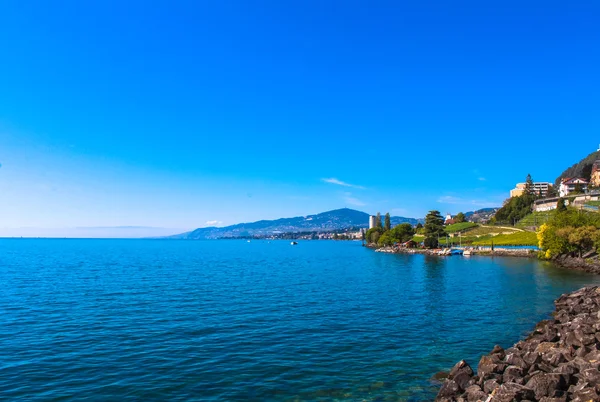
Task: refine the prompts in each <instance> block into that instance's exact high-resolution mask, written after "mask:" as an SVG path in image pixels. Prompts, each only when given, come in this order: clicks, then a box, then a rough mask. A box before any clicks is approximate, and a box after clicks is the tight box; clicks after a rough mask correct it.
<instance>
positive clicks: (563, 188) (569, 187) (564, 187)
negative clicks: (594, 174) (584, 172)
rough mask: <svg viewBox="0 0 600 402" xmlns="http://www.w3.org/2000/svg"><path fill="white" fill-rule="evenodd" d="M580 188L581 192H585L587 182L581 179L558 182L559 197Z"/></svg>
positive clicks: (574, 178)
mask: <svg viewBox="0 0 600 402" xmlns="http://www.w3.org/2000/svg"><path fill="white" fill-rule="evenodd" d="M578 187H579V188H580V189H581V191H584V192H585V191H587V188H588V181H587V180H586V179H582V178H581V177H573V178H566V179H563V180H562V181H561V182H560V187H559V189H558V193H559V195H560V196H561V197H566V196H567V195H569V194H570V193H572V192H574V191H575V189H576V188H578Z"/></svg>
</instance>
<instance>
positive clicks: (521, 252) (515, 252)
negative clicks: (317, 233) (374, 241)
mask: <svg viewBox="0 0 600 402" xmlns="http://www.w3.org/2000/svg"><path fill="white" fill-rule="evenodd" d="M367 247H370V248H374V249H375V251H376V252H378V253H394V254H429V255H439V252H440V250H439V249H438V250H429V249H421V248H397V247H379V248H377V247H375V246H370V245H369V246H367ZM471 255H485V256H497V257H528V258H537V253H536V252H535V251H534V250H529V249H502V248H496V249H494V250H493V251H492V250H491V249H489V248H486V249H480V250H477V249H472V250H471Z"/></svg>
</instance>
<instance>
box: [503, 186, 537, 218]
mask: <svg viewBox="0 0 600 402" xmlns="http://www.w3.org/2000/svg"><path fill="white" fill-rule="evenodd" d="M535 199H536V197H535V196H534V195H532V194H530V193H528V192H524V193H523V194H522V195H520V196H518V197H512V198H509V199H508V200H507V202H505V203H504V206H503V207H502V208H500V209H499V210H498V211H497V212H496V215H495V216H494V217H495V218H496V222H498V223H507V224H510V225H512V224H514V223H515V222H518V221H520V220H521V219H523V218H524V217H525V216H527V215H529V214H530V213H531V207H532V206H533V202H534V201H535Z"/></svg>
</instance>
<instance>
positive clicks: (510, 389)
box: [493, 383, 535, 402]
mask: <svg viewBox="0 0 600 402" xmlns="http://www.w3.org/2000/svg"><path fill="white" fill-rule="evenodd" d="M527 399H528V400H534V399H535V393H534V392H533V390H531V389H530V388H527V387H525V386H523V385H520V384H515V383H508V384H502V385H501V386H500V388H498V389H497V390H496V394H495V395H494V399H493V401H494V402H513V401H523V400H527Z"/></svg>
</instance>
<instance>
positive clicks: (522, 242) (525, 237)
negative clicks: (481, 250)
mask: <svg viewBox="0 0 600 402" xmlns="http://www.w3.org/2000/svg"><path fill="white" fill-rule="evenodd" d="M492 240H493V241H494V245H495V246H537V245H538V239H537V236H536V234H535V233H533V232H517V233H512V234H502V235H498V236H494V237H489V238H480V239H478V240H476V241H474V242H473V245H474V246H491V245H492Z"/></svg>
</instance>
